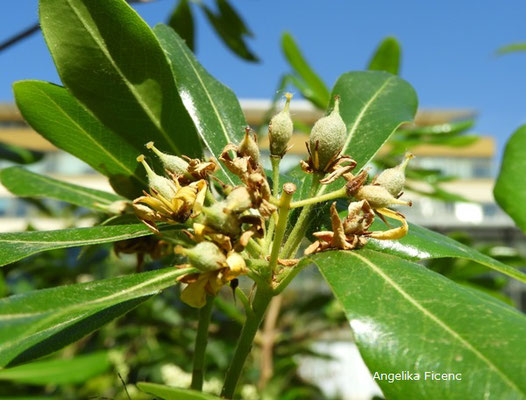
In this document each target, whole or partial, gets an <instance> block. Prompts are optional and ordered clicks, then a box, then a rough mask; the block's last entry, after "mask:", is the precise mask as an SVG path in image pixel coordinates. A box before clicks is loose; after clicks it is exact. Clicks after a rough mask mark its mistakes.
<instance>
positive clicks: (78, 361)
mask: <svg viewBox="0 0 526 400" xmlns="http://www.w3.org/2000/svg"><path fill="white" fill-rule="evenodd" d="M110 366H111V363H110V360H109V357H108V353H107V352H105V351H99V352H95V353H91V354H87V355H81V356H77V357H75V358H71V359H53V360H45V361H36V362H33V363H30V364H25V365H20V366H18V367H13V368H7V369H2V370H0V380H2V381H14V382H21V383H30V384H33V385H48V384H52V385H63V384H68V383H82V382H84V381H86V380H88V379H90V378H92V377H94V376H97V375H100V374H102V373H104V372H106V371H107V370H108V369H109V368H110Z"/></svg>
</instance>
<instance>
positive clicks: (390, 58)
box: [367, 37, 402, 75]
mask: <svg viewBox="0 0 526 400" xmlns="http://www.w3.org/2000/svg"><path fill="white" fill-rule="evenodd" d="M401 51H402V50H401V48H400V43H398V40H396V38H394V37H386V38H385V39H384V40H383V41H382V42H381V43H380V44H379V45H378V48H377V49H376V50H375V52H374V54H373V56H372V58H371V61H369V66H368V67H367V69H368V70H370V71H385V72H390V73H391V74H393V75H398V73H399V71H400V53H401Z"/></svg>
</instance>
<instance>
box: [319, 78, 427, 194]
mask: <svg viewBox="0 0 526 400" xmlns="http://www.w3.org/2000/svg"><path fill="white" fill-rule="evenodd" d="M335 96H340V99H341V101H340V115H341V117H342V118H343V120H344V122H345V124H346V125H347V129H348V136H347V140H346V142H345V144H344V146H343V149H342V154H348V155H350V156H351V157H352V158H353V159H354V160H355V161H356V163H357V165H356V171H358V170H360V169H361V168H363V167H364V166H365V165H366V164H367V163H368V162H369V161H371V159H372V158H373V157H374V155H375V154H376V153H377V152H378V151H379V150H380V148H381V147H382V146H383V144H384V143H385V142H386V141H387V139H389V137H390V136H391V135H392V134H393V133H394V131H395V130H396V129H397V128H398V127H399V126H400V125H401V124H403V123H404V122H408V121H411V120H412V119H413V118H414V116H415V113H416V108H417V105H418V99H417V96H416V93H415V91H414V89H413V88H412V87H411V85H410V84H409V83H407V82H406V81H404V80H403V79H401V78H399V77H397V76H395V75H392V74H390V73H388V72H381V71H362V72H347V73H345V74H343V75H342V76H340V78H339V79H338V81H337V82H336V84H335V85H334V88H333V90H332V94H331V98H332V100H331V102H334V97H335ZM340 186H341V183H340V182H338V181H337V182H334V183H332V184H330V185H323V186H322V187H321V189H320V190H318V195H320V194H323V193H325V192H330V191H331V190H336V189H338V188H339V187H340Z"/></svg>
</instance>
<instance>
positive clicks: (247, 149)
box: [238, 127, 259, 164]
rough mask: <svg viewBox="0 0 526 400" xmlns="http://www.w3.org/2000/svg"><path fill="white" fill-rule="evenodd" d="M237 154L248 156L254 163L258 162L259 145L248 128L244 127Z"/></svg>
mask: <svg viewBox="0 0 526 400" xmlns="http://www.w3.org/2000/svg"><path fill="white" fill-rule="evenodd" d="M238 152H239V154H241V156H243V157H250V158H251V159H252V161H253V162H254V163H255V164H259V146H258V144H257V142H256V141H255V140H254V137H253V136H252V135H251V134H250V128H248V127H247V128H246V129H245V137H244V138H243V140H242V141H241V143H239V149H238Z"/></svg>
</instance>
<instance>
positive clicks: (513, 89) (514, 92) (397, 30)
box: [0, 0, 526, 148]
mask: <svg viewBox="0 0 526 400" xmlns="http://www.w3.org/2000/svg"><path fill="white" fill-rule="evenodd" d="M203 1H205V2H210V1H211V0H203ZM175 2H176V1H175V0H157V1H155V2H153V3H150V4H144V5H139V6H137V10H138V11H139V13H140V14H141V15H142V16H143V18H145V19H146V21H147V22H148V23H149V24H150V25H155V24H156V23H158V22H163V21H164V20H165V19H166V17H167V15H168V13H169V10H170V9H171V8H172V7H173V6H174V4H175ZM231 2H232V4H233V5H234V6H235V7H236V8H237V9H238V10H239V11H240V13H241V14H242V15H243V17H244V18H245V19H246V21H247V23H248V25H249V26H250V27H251V28H252V30H253V31H254V33H255V36H256V37H255V39H253V40H251V41H250V42H249V43H250V47H251V48H252V49H253V50H254V52H255V53H257V54H258V55H259V57H260V58H261V60H262V62H261V63H259V64H249V63H246V62H243V61H241V60H240V59H238V58H236V57H235V56H233V55H232V54H231V53H230V52H229V51H228V50H227V49H226V48H225V47H224V46H223V45H222V43H221V42H220V41H219V39H217V38H216V36H215V34H214V33H213V32H212V30H211V28H210V26H209V25H208V23H207V22H206V21H205V19H204V16H203V14H202V13H201V12H198V13H197V15H198V18H197V25H198V39H197V47H198V48H197V55H198V58H199V60H200V61H201V62H202V63H203V65H204V66H205V67H206V68H207V69H208V70H209V71H210V72H211V73H212V74H213V75H214V76H216V77H217V78H218V79H220V80H221V81H223V82H224V83H226V84H227V85H228V86H230V87H231V88H232V89H233V90H234V91H235V92H236V93H237V95H238V96H239V97H241V98H270V97H271V96H272V95H273V94H274V91H275V89H276V85H277V82H278V79H279V76H280V75H281V74H282V73H283V72H286V71H287V70H288V67H287V64H286V62H285V60H284V57H283V56H282V54H281V50H280V46H279V42H280V36H281V33H282V32H284V31H289V32H291V33H292V34H293V36H294V37H295V38H296V40H297V41H298V43H299V44H300V46H301V48H302V49H303V52H304V54H305V56H306V58H307V59H308V60H309V61H310V62H311V64H312V66H313V67H314V68H315V70H316V71H318V72H319V73H320V75H321V76H322V77H323V79H324V80H325V81H326V82H327V83H328V84H329V85H332V84H333V83H334V82H335V80H336V79H337V77H338V76H339V75H340V74H341V73H343V72H346V71H350V70H359V69H363V68H364V66H365V65H366V64H367V61H368V59H369V57H370V55H371V53H372V51H373V49H374V48H375V47H376V45H377V44H378V43H379V42H380V40H381V39H382V38H383V37H385V36H387V35H393V36H395V37H397V38H398V40H399V41H400V42H401V44H402V49H403V55H402V71H401V75H402V77H403V78H405V79H406V80H408V81H409V82H410V83H411V84H412V85H413V86H414V87H415V89H416V91H417V93H418V95H419V98H420V105H421V106H422V107H440V108H468V109H474V110H476V111H477V112H478V119H477V125H476V127H475V132H477V133H481V134H491V135H494V136H495V137H496V138H497V141H498V145H499V148H502V146H503V145H504V143H505V141H506V138H507V137H508V136H509V135H510V134H511V133H512V132H513V131H514V130H515V129H516V128H517V127H518V126H519V125H520V124H523V123H526V108H525V94H526V73H525V72H526V53H521V54H518V53H517V54H511V55H507V56H501V57H496V56H495V55H494V51H495V49H497V48H498V47H500V46H502V45H505V44H508V43H512V42H520V41H526V25H524V16H525V15H526V3H525V2H523V1H518V0H510V1H507V2H494V1H488V0H483V1H458V0H456V1H452V0H442V1H440V2H439V1H416V0H414V1H396V2H394V1H360V2H357V1H348V0H347V1H346V0H330V1H321V0H231ZM37 5H38V2H37V0H23V1H2V2H0V40H4V39H5V38H7V37H9V36H10V35H12V34H13V33H15V32H17V31H19V30H20V29H23V28H25V27H27V26H29V25H31V24H32V23H33V22H34V21H36V20H37ZM21 79H42V80H48V81H53V82H59V78H58V76H57V75H56V72H55V69H54V66H53V63H52V60H51V57H50V56H49V54H48V52H47V48H46V46H45V44H44V41H43V39H42V36H41V35H40V34H37V35H35V36H33V37H31V38H30V39H27V40H25V41H24V42H22V43H20V44H18V45H16V46H14V47H12V48H11V49H9V50H7V51H4V52H2V53H0V101H12V98H13V97H12V91H11V84H12V82H14V81H16V80H21Z"/></svg>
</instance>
